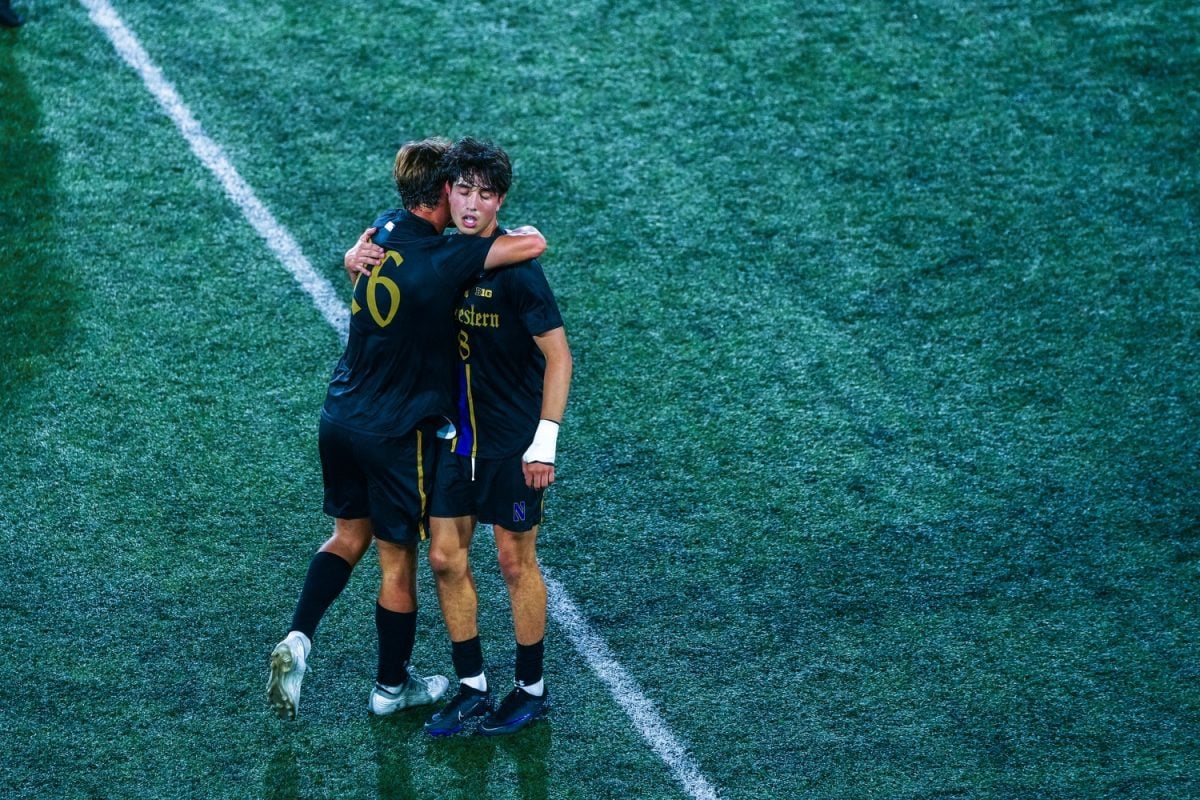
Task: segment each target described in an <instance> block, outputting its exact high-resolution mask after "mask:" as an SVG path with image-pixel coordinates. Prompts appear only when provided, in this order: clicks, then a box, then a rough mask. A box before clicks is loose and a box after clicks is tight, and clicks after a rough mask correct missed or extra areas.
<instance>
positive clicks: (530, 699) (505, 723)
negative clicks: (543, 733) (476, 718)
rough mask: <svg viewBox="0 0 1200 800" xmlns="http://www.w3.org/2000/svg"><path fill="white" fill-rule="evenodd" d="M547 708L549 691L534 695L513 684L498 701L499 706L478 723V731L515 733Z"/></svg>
mask: <svg viewBox="0 0 1200 800" xmlns="http://www.w3.org/2000/svg"><path fill="white" fill-rule="evenodd" d="M549 709H550V692H545V693H543V694H542V695H541V696H535V695H532V694H530V693H529V692H526V691H525V690H524V689H522V688H521V687H520V686H515V687H513V690H512V691H511V692H509V693H508V696H507V697H505V698H504V700H503V701H502V702H501V703H500V707H499V708H497V709H496V710H495V711H493V712H492V713H491V714H488V715H487V717H486V718H485V719H484V720H483V722H481V723H479V732H480V733H482V734H483V735H484V736H499V735H500V734H503V733H515V732H516V731H519V730H521V728H524V727H525V726H526V725H528V724H529V723H531V722H533V721H534V720H535V719H537V718H538V717H540V716H543V715H544V714H545V713H546V712H547V711H548V710H549Z"/></svg>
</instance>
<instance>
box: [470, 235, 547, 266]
mask: <svg viewBox="0 0 1200 800" xmlns="http://www.w3.org/2000/svg"><path fill="white" fill-rule="evenodd" d="M544 252H546V237H545V236H542V232H541V231H539V230H538V229H537V228H535V227H533V226H532V225H522V226H521V227H519V228H513V229H512V230H510V231H508V232H507V233H505V234H502V235H500V236H497V237H496V239H495V241H494V242H492V247H491V249H490V250H488V254H487V260H486V261H484V263H483V268H484V269H497V268H498V267H508V266H512V265H513V264H520V263H521V262H522V261H531V260H533V259H535V258H538V257H539V256H541V255H542V253H544Z"/></svg>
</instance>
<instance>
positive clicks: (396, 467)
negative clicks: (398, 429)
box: [317, 417, 438, 544]
mask: <svg viewBox="0 0 1200 800" xmlns="http://www.w3.org/2000/svg"><path fill="white" fill-rule="evenodd" d="M437 441H438V440H437V424H436V423H433V422H429V423H422V424H420V425H418V426H417V427H416V428H415V429H413V430H412V431H410V432H408V433H407V434H404V435H403V436H379V435H376V434H370V433H363V432H360V431H354V430H350V429H348V428H343V427H342V426H341V425H338V424H337V423H334V422H330V421H329V420H327V419H325V418H324V417H322V418H321V426H320V430H319V434H318V437H317V443H318V445H319V448H320V451H321V475H322V477H323V478H324V481H325V513H326V514H328V515H329V516H331V517H337V518H339V519H364V518H368V517H369V518H370V519H371V524H372V527H374V529H375V536H376V537H378V538H380V539H383V540H384V541H386V542H395V543H396V544H412V543H414V542H416V541H417V540H418V539H425V538H426V537H427V536H428V535H429V534H428V530H429V525H428V523H429V490H430V489H431V488H432V487H433V473H434V467H435V466H436V463H437V454H438V450H437Z"/></svg>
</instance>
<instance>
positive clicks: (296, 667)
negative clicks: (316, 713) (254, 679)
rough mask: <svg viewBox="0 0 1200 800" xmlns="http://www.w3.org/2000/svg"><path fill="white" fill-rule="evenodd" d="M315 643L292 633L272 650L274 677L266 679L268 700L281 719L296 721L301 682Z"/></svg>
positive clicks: (272, 673)
mask: <svg viewBox="0 0 1200 800" xmlns="http://www.w3.org/2000/svg"><path fill="white" fill-rule="evenodd" d="M310 647H312V644H311V643H310V642H309V641H308V637H307V636H305V635H304V634H303V633H300V632H298V631H292V632H291V633H289V634H288V635H287V638H286V639H284V640H283V641H282V642H280V643H279V644H277V645H275V649H274V650H272V651H271V677H270V678H269V679H267V699H268V700H269V701H270V703H271V708H273V709H274V710H275V713H276V714H277V715H278V716H279V718H280V719H295V718H296V709H297V708H298V707H299V706H300V682H301V681H303V680H304V672H305V670H307V669H308V664H307V658H308V651H309V648H310Z"/></svg>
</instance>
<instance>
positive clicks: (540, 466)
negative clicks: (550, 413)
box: [521, 419, 558, 489]
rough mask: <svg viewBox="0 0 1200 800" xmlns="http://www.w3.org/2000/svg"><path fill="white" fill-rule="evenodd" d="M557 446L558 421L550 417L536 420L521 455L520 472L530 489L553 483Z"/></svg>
mask: <svg viewBox="0 0 1200 800" xmlns="http://www.w3.org/2000/svg"><path fill="white" fill-rule="evenodd" d="M557 447H558V423H557V422H555V421H554V420H551V419H543V420H538V426H537V430H536V431H534V432H533V441H532V442H530V444H529V447H528V449H526V450H525V454H524V455H522V456H521V472H523V473H525V485H526V486H528V487H529V488H530V489H545V488H546V487H547V486H549V485H550V484H552V483H554V451H555V450H556V449H557Z"/></svg>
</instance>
